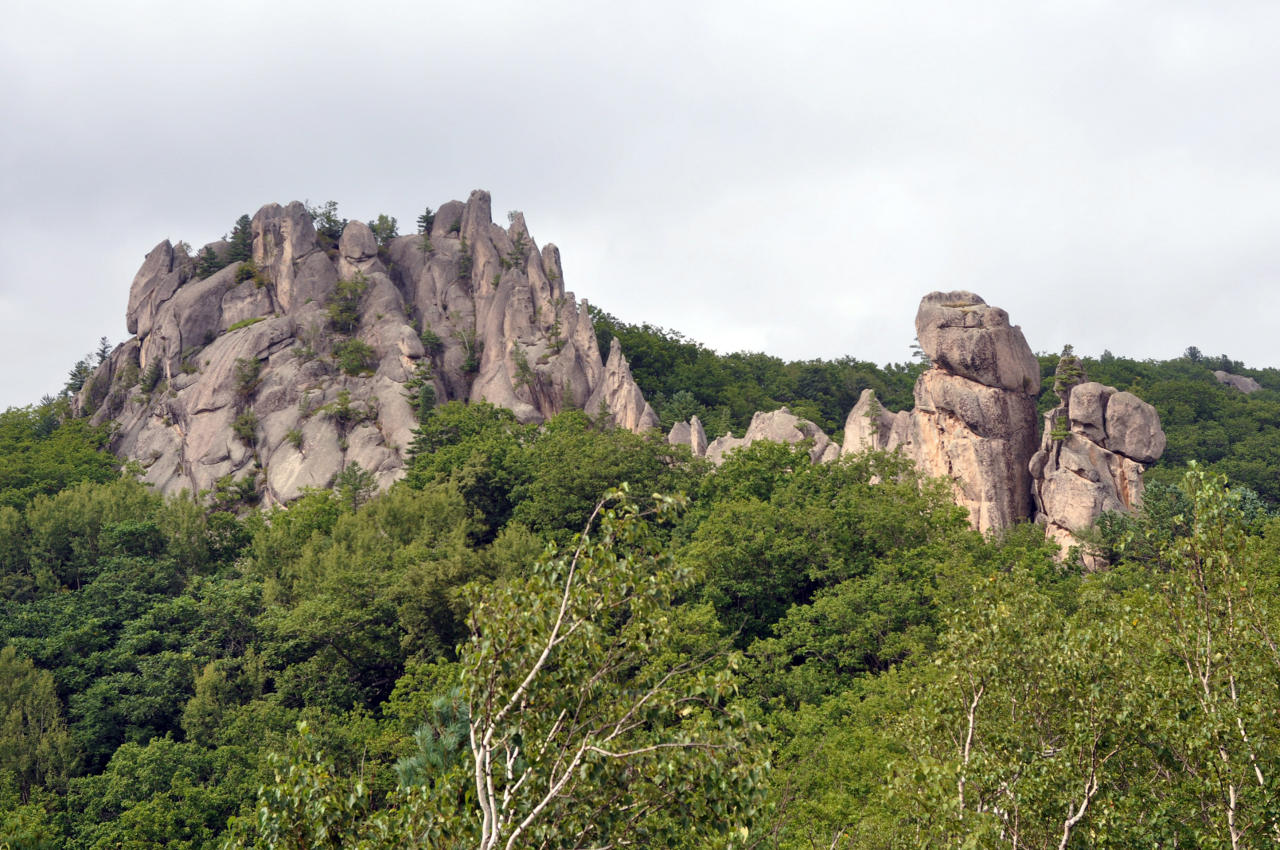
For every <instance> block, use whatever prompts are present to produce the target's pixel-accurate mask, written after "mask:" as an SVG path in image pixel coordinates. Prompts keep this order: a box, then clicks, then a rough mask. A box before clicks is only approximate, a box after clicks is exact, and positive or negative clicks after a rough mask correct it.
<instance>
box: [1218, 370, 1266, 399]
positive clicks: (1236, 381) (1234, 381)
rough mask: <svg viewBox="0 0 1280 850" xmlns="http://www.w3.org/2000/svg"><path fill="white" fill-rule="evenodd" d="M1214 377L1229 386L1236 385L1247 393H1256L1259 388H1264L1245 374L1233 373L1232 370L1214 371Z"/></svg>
mask: <svg viewBox="0 0 1280 850" xmlns="http://www.w3.org/2000/svg"><path fill="white" fill-rule="evenodd" d="M1213 377H1214V378H1216V379H1217V381H1218V383H1220V384H1226V385H1227V386H1229V387H1235V388H1236V389H1238V390H1239V391H1240V392H1242V393H1246V394H1247V393H1256V392H1257V391H1258V390H1260V389H1262V384H1260V383H1258V382H1257V381H1256V380H1254V379H1253V378H1250V377H1247V376H1245V375H1233V374H1231V373H1230V372H1223V371H1221V370H1218V371H1215V372H1214V373H1213Z"/></svg>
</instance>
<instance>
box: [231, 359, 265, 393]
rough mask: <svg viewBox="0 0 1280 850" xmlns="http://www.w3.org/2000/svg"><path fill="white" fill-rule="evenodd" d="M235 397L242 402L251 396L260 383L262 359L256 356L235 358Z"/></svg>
mask: <svg viewBox="0 0 1280 850" xmlns="http://www.w3.org/2000/svg"><path fill="white" fill-rule="evenodd" d="M233 374H234V376H235V382H236V383H235V388H236V399H237V400H238V401H239V402H240V403H241V404H243V403H244V402H246V401H248V400H249V399H251V398H253V394H254V393H255V392H257V391H258V385H259V384H261V383H262V361H261V360H259V359H258V358H256V357H240V358H237V359H236V362H235V369H234V371H233Z"/></svg>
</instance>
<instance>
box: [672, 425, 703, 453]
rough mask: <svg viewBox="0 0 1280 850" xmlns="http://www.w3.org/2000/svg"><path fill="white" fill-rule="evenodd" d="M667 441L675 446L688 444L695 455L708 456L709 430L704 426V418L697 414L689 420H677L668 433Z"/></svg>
mask: <svg viewBox="0 0 1280 850" xmlns="http://www.w3.org/2000/svg"><path fill="white" fill-rule="evenodd" d="M667 443H668V444H670V445H673V446H688V447H689V451H691V452H692V453H693V456H694V457H706V455H707V432H706V429H704V428H703V427H702V420H701V419H699V418H698V417H697V416H691V417H689V421H688V422H677V423H676V424H674V425H672V426H671V431H670V432H669V433H668V434H667Z"/></svg>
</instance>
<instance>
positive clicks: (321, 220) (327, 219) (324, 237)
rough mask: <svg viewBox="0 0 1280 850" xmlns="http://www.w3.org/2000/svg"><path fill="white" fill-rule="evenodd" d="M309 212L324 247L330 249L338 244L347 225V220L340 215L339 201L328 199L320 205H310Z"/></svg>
mask: <svg viewBox="0 0 1280 850" xmlns="http://www.w3.org/2000/svg"><path fill="white" fill-rule="evenodd" d="M307 212H308V213H309V214H310V215H311V223H312V225H313V226H314V227H315V229H316V236H318V237H319V238H320V244H321V245H322V247H324V248H326V249H328V248H332V247H334V246H335V245H337V244H338V240H339V239H341V238H342V231H343V229H344V228H346V226H347V220H346V219H345V218H341V217H339V216H338V202H337V201H326V202H325V203H324V204H322V205H320V206H318V207H312V206H308V207H307Z"/></svg>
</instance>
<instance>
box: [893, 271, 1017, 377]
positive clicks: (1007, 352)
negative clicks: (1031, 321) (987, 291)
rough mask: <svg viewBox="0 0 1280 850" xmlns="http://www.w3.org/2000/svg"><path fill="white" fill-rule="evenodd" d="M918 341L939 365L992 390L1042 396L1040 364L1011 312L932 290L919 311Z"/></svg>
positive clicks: (962, 295) (973, 297)
mask: <svg viewBox="0 0 1280 850" xmlns="http://www.w3.org/2000/svg"><path fill="white" fill-rule="evenodd" d="M916 337H917V338H918V339H919V340H920V348H921V349H923V351H924V353H925V354H926V355H927V356H928V358H929V361H930V362H931V363H933V365H934V367H935V368H937V369H940V370H942V371H943V372H945V373H946V374H948V375H954V376H956V377H960V378H967V379H969V380H970V381H975V382H977V383H979V384H983V385H984V386H988V387H995V388H997V389H1004V390H1011V391H1013V392H1020V393H1024V394H1029V395H1038V394H1039V392H1040V363H1039V361H1037V360H1036V357H1035V355H1034V354H1032V353H1031V348H1030V347H1029V346H1028V345H1027V341H1026V339H1025V338H1024V337H1023V336H1022V329H1021V328H1019V327H1017V326H1015V325H1010V324H1009V314H1008V313H1006V312H1005V311H1004V310H1001V309H1000V308H999V307H992V306H990V305H988V304H987V303H986V302H985V301H983V300H982V299H981V298H980V297H978V296H977V295H974V294H973V293H972V292H964V291H955V292H931V293H929V294H928V295H926V296H925V297H924V298H923V299H921V301H920V309H919V310H918V311H917V313H916Z"/></svg>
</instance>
